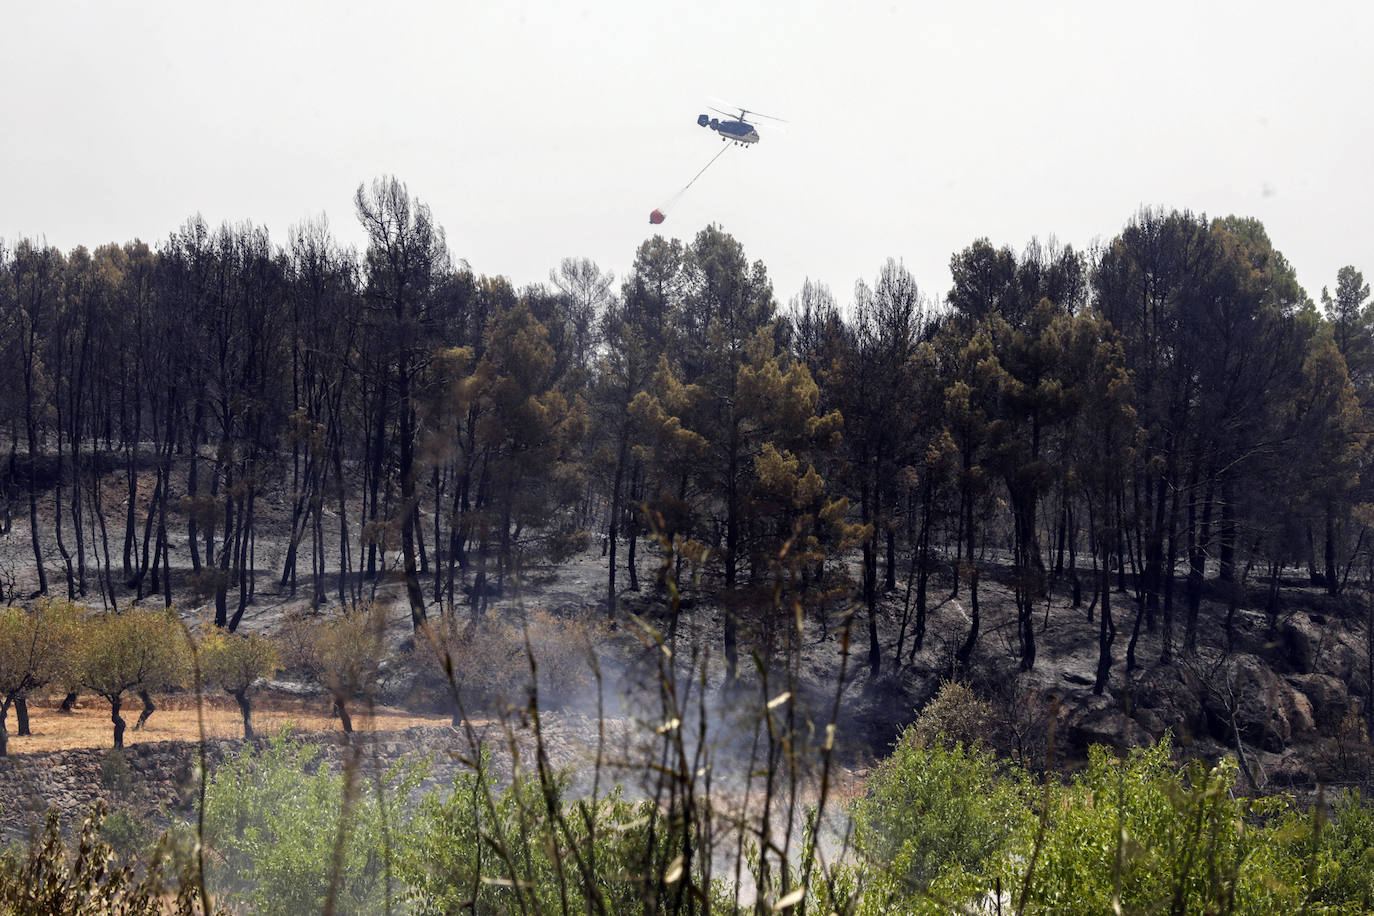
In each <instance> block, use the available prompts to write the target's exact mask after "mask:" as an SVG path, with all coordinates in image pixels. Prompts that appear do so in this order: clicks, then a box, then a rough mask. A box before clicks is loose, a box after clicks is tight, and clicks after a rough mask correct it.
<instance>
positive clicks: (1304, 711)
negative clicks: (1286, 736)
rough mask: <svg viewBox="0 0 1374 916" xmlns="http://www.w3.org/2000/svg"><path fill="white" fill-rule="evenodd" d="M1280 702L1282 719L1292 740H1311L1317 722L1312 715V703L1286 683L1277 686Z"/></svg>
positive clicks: (1282, 682)
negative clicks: (1286, 721)
mask: <svg viewBox="0 0 1374 916" xmlns="http://www.w3.org/2000/svg"><path fill="white" fill-rule="evenodd" d="M1278 689H1279V695H1280V698H1281V701H1282V707H1283V717H1284V718H1285V719H1287V720H1288V730H1289V733H1290V735H1291V737H1292V739H1293V740H1300V739H1306V738H1311V737H1312V736H1313V735H1314V734H1315V733H1316V731H1317V720H1316V717H1315V716H1314V715H1313V713H1312V701H1311V700H1309V699H1308V698H1307V696H1306V695H1305V694H1303V692H1302V691H1301V690H1299V689H1298V688H1296V687H1294V686H1293V685H1292V684H1289V683H1288V682H1287V681H1280V682H1279V685H1278Z"/></svg>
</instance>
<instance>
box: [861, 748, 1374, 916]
mask: <svg viewBox="0 0 1374 916" xmlns="http://www.w3.org/2000/svg"><path fill="white" fill-rule="evenodd" d="M1235 776H1236V765H1235V763H1234V761H1231V760H1230V759H1229V758H1227V759H1223V760H1222V761H1221V762H1220V763H1218V764H1216V765H1215V766H1211V767H1207V766H1203V765H1201V764H1197V763H1195V764H1192V765H1190V766H1189V767H1187V768H1186V769H1184V770H1183V771H1180V770H1179V769H1178V768H1177V767H1176V766H1175V765H1173V764H1172V763H1171V762H1170V760H1169V744H1168V742H1167V741H1162V742H1160V743H1159V744H1157V745H1155V746H1153V747H1148V748H1141V749H1138V750H1135V751H1132V752H1131V753H1129V754H1128V755H1126V756H1125V757H1117V756H1115V755H1113V754H1112V752H1111V751H1109V750H1107V749H1105V748H1100V747H1099V748H1093V749H1092V751H1091V754H1090V759H1089V764H1088V767H1087V768H1086V769H1085V770H1084V771H1083V772H1082V773H1080V774H1079V775H1077V776H1076V777H1075V778H1074V779H1073V780H1072V781H1071V782H1070V783H1069V784H1067V785H1061V784H1058V783H1055V782H1053V781H1051V782H1048V783H1045V784H1043V785H1042V786H1041V787H1040V788H1039V789H1038V790H1031V789H1029V787H1028V784H1027V782H1026V779H1025V777H1024V776H1023V775H1021V774H1017V773H1009V772H998V771H997V770H996V764H995V763H994V762H993V761H991V760H990V759H988V758H986V757H985V756H983V755H981V753H980V752H977V751H968V750H967V749H964V748H963V747H962V746H956V747H954V748H953V749H944V748H938V747H936V748H923V747H920V746H918V745H917V744H916V742H914V741H907V740H904V741H903V742H902V743H901V744H900V745H899V747H898V748H897V750H896V752H894V754H893V755H892V757H890V758H889V759H888V760H887V761H885V762H884V763H883V764H882V765H881V766H880V767H879V768H878V769H877V770H875V771H874V774H873V777H872V778H871V779H870V783H869V794H868V796H867V797H866V798H864V799H862V800H861V801H860V802H859V803H857V805H856V806H855V811H854V814H855V821H856V828H857V831H856V835H857V839H858V842H859V848H860V850H861V851H862V852H864V853H865V856H864V857H863V859H862V860H861V861H860V862H859V863H858V864H857V865H856V866H854V872H855V875H854V877H853V878H851V879H850V881H851V883H853V884H857V885H860V886H862V887H863V892H862V894H861V896H860V902H859V906H858V910H859V911H860V912H863V913H879V912H884V911H885V910H887V909H888V908H889V907H890V906H891V905H892V904H893V903H894V902H898V903H900V904H901V905H902V907H903V909H907V910H909V911H912V912H930V913H937V912H939V913H948V912H950V908H951V907H954V908H964V909H970V910H982V911H987V910H988V909H991V910H992V911H994V912H995V911H996V910H997V908H998V907H999V906H1000V908H1001V910H1002V911H1003V912H1009V913H1011V912H1015V913H1021V914H1026V916H1033V914H1043V916H1051V914H1054V916H1062V914H1072V913H1112V912H1118V913H1140V914H1145V913H1174V914H1191V913H1229V914H1237V916H1241V914H1254V916H1260V914H1272V913H1279V912H1288V911H1291V912H1294V913H1297V912H1306V913H1324V914H1346V913H1349V914H1355V913H1368V912H1370V903H1371V901H1372V900H1374V869H1371V866H1374V811H1371V809H1370V807H1369V806H1368V805H1367V804H1365V803H1364V802H1363V801H1362V800H1361V799H1360V798H1359V797H1358V796H1355V795H1346V796H1342V797H1341V798H1340V799H1339V800H1338V801H1337V804H1336V805H1335V806H1334V814H1333V816H1332V817H1331V819H1330V820H1327V819H1326V818H1325V817H1324V816H1322V815H1321V813H1320V812H1314V813H1303V812H1300V811H1299V810H1298V809H1297V808H1296V806H1295V805H1294V804H1293V803H1292V801H1291V799H1289V798H1288V797H1286V796H1271V797H1268V798H1260V799H1247V798H1240V797H1237V796H1236V795H1235V794H1234V783H1235ZM904 798H905V799H907V801H906V802H904V801H903V799H904Z"/></svg>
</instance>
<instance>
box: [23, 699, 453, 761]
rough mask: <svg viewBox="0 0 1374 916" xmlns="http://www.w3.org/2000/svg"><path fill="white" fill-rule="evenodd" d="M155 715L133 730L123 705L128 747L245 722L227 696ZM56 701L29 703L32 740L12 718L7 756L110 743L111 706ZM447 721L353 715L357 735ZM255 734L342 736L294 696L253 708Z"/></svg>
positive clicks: (218, 732)
mask: <svg viewBox="0 0 1374 916" xmlns="http://www.w3.org/2000/svg"><path fill="white" fill-rule="evenodd" d="M154 702H155V703H156V704H157V711H156V712H154V713H153V715H152V717H151V718H149V719H148V721H147V722H146V723H145V724H144V726H143V727H142V728H141V729H139V730H137V731H135V730H134V728H133V724H134V722H135V721H136V720H137V717H138V713H139V710H140V709H141V708H142V704H141V703H139V702H138V700H137V698H134V699H133V701H132V702H131V703H126V704H125V705H124V708H123V710H122V711H121V714H122V715H123V716H124V719H125V721H126V722H128V723H129V728H128V729H127V730H126V731H125V732H124V744H125V745H126V746H131V745H137V744H144V743H151V742H156V741H187V742H195V741H198V740H200V737H201V735H202V732H201V729H202V727H203V728H204V736H205V737H206V738H211V739H214V738H242V737H243V718H242V717H241V716H240V715H239V709H238V706H237V705H235V703H234V701H233V700H232V699H231V698H230V697H218V696H207V697H206V698H205V701H204V703H203V704H202V705H201V710H200V713H199V714H197V709H196V703H195V702H194V700H193V699H192V698H190V697H184V696H177V697H154ZM60 703H61V698H60V697H52V698H43V699H40V700H38V701H36V702H31V703H30V704H29V724H30V727H31V729H32V731H33V734H32V735H30V736H24V737H20V736H18V735H16V734H15V730H16V727H17V726H16V723H15V719H14V715H13V713H12V712H11V715H10V717H9V720H8V725H9V729H10V742H9V752H10V754H11V755H15V756H19V755H23V754H33V753H41V752H45V751H62V750H73V749H75V748H104V747H110V746H111V745H112V744H113V740H114V735H113V725H112V724H111V722H110V707H109V704H108V703H106V702H105V701H104V700H101V699H99V698H97V697H90V696H83V697H82V699H81V702H79V703H78V704H77V706H76V708H75V709H74V710H73V711H72V712H71V713H65V714H64V713H61V712H58V709H57V707H58V706H59V705H60ZM448 724H449V719H448V717H447V716H427V715H414V714H410V713H407V712H405V711H403V710H399V709H394V708H391V707H386V706H378V707H374V708H372V709H366V708H364V709H359V710H357V711H356V712H355V713H354V714H353V728H354V730H355V731H360V732H362V731H388V730H399V729H406V728H413V727H416V726H427V725H429V726H432V725H448ZM253 729H254V731H255V732H257V733H260V734H265V735H270V734H276V733H279V732H282V731H286V730H289V731H291V732H298V733H309V732H330V731H340V730H341V727H340V725H339V720H338V719H336V718H334V717H333V716H331V715H330V714H329V704H328V702H327V701H325V700H322V699H311V700H303V699H297V698H292V697H263V698H261V699H259V700H258V701H257V702H256V703H254V706H253Z"/></svg>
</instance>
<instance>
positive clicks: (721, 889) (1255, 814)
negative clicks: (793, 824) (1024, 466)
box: [0, 733, 1374, 916]
mask: <svg viewBox="0 0 1374 916" xmlns="http://www.w3.org/2000/svg"><path fill="white" fill-rule="evenodd" d="M352 762H353V764H354V765H353V766H350V767H346V768H345V770H344V772H343V773H338V772H335V771H333V770H332V769H330V768H328V767H324V766H321V765H320V760H319V752H318V750H317V749H315V748H311V747H308V746H301V745H297V744H295V743H293V742H291V741H290V740H288V739H285V738H279V739H277V740H275V741H274V742H273V743H272V744H271V745H270V746H269V747H267V748H266V749H264V750H262V751H261V752H258V753H253V752H250V751H245V752H244V753H242V754H240V755H239V756H237V757H235V758H232V759H230V760H228V761H226V763H225V764H224V765H223V766H222V767H221V768H220V769H219V771H218V772H217V773H216V774H215V775H214V777H213V778H212V779H211V781H210V784H209V786H208V789H207V802H206V808H205V827H206V830H205V851H206V852H205V861H206V867H207V869H208V881H207V884H208V886H209V888H210V890H211V891H212V892H213V902H214V903H215V905H217V906H222V907H226V908H227V909H228V911H229V912H235V913H254V914H278V913H281V914H298V913H299V914H309V913H321V912H325V911H326V910H327V909H329V906H330V904H331V903H332V910H330V911H331V912H334V913H371V912H379V913H380V912H392V913H397V914H403V913H411V914H438V913H453V912H472V913H517V912H521V913H531V914H533V913H539V914H542V913H562V912H567V913H601V914H617V913H635V914H658V913H662V914H669V913H678V912H697V913H702V914H706V913H708V912H711V913H736V912H740V911H742V910H753V909H755V906H754V901H753V899H752V897H750V896H749V895H748V894H744V895H737V894H736V893H735V891H734V888H733V885H731V884H729V883H727V882H730V881H732V880H733V878H734V870H733V868H729V867H726V868H719V869H717V870H716V871H715V878H714V879H713V878H712V877H711V873H710V871H708V868H709V863H712V862H713V861H714V862H716V863H718V864H720V863H721V858H717V857H722V856H723V857H729V856H730V855H731V853H730V851H729V847H721V846H719V845H713V843H718V842H719V840H718V836H719V834H715V836H716V837H717V838H716V839H713V833H712V830H713V829H714V828H712V827H711V826H710V825H711V824H713V823H716V822H714V821H713V819H712V817H711V814H710V811H709V807H708V808H704V809H699V810H696V811H695V813H694V814H692V815H691V816H690V817H684V816H683V814H682V813H681V812H682V809H679V808H676V807H675V803H671V802H670V801H669V800H668V799H667V798H663V799H660V800H659V802H658V803H657V804H655V803H653V802H650V801H632V800H628V799H626V798H624V797H623V796H622V795H621V793H620V792H619V791H614V792H612V793H611V794H610V795H608V796H605V797H602V798H600V799H590V798H574V797H572V793H571V791H570V789H569V785H568V783H567V781H566V778H565V777H564V776H562V775H554V774H551V773H549V772H547V771H545V770H542V769H539V768H536V771H535V772H533V773H527V774H526V775H524V776H521V777H519V778H517V779H515V780H514V781H513V782H509V781H508V782H504V783H502V784H499V785H498V784H497V783H496V781H494V780H493V779H492V778H491V777H490V776H489V774H488V771H487V768H486V761H485V760H484V759H479V760H478V761H477V766H476V768H475V769H473V770H469V771H466V772H462V773H460V774H459V775H458V776H456V777H455V779H454V781H453V782H452V783H451V784H449V785H448V786H446V787H444V788H442V789H434V790H429V791H427V792H425V793H423V794H422V793H420V792H419V791H418V779H419V772H418V770H416V771H413V772H409V773H407V774H399V773H395V772H393V773H388V774H384V775H381V774H372V772H371V770H370V767H371V764H370V762H369V761H368V760H366V758H363V757H360V758H354V759H353V761H352ZM1235 774H1236V767H1235V764H1234V763H1233V762H1232V761H1230V760H1229V759H1223V760H1222V761H1221V762H1219V763H1217V764H1216V765H1213V766H1204V765H1201V764H1193V765H1190V766H1189V767H1187V768H1184V769H1182V770H1181V769H1180V768H1178V767H1177V766H1176V765H1174V764H1173V763H1171V762H1170V759H1169V745H1168V743H1167V742H1161V743H1160V744H1158V745H1156V746H1154V747H1149V748H1143V749H1140V750H1136V751H1133V752H1131V753H1130V754H1127V755H1126V756H1124V757H1117V756H1115V755H1113V754H1112V753H1111V752H1109V751H1107V750H1104V749H1101V748H1097V749H1094V750H1093V751H1092V753H1091V755H1090V760H1089V764H1088V766H1087V767H1086V768H1085V769H1084V770H1083V771H1082V772H1081V773H1079V774H1078V775H1077V776H1075V777H1074V778H1073V779H1072V780H1071V781H1069V782H1067V783H1061V782H1059V781H1057V780H1056V779H1054V778H1053V777H1051V778H1050V779H1049V780H1047V781H1045V782H1041V783H1039V784H1037V783H1035V782H1034V781H1033V780H1032V778H1031V777H1030V776H1028V775H1027V774H1025V773H1024V772H1023V771H1020V770H1018V769H1016V768H1014V767H1010V766H1008V765H1006V764H1004V763H999V762H998V761H997V760H995V759H994V758H993V757H992V756H991V755H989V754H987V753H986V752H984V751H982V750H981V749H978V748H969V747H966V746H964V745H962V744H954V745H952V746H940V745H939V744H936V745H930V746H927V745H924V744H922V743H921V742H920V741H918V740H916V738H915V737H914V736H913V734H911V733H908V735H907V736H905V737H904V739H903V741H902V742H900V743H899V745H898V747H897V748H896V750H895V751H894V753H893V755H892V756H891V757H890V758H889V759H888V760H887V761H885V762H884V763H883V764H881V765H880V766H879V767H877V768H876V769H875V770H874V772H873V774H872V776H871V777H870V779H869V786H868V789H869V792H868V795H867V796H866V797H865V798H863V799H861V800H860V801H858V802H857V803H856V804H855V805H854V807H853V809H852V813H853V815H854V825H855V832H854V838H855V846H856V854H854V855H848V856H843V857H842V858H840V860H839V861H838V862H836V863H831V864H829V865H826V864H823V863H822V862H821V859H822V858H823V857H824V856H823V854H822V852H820V850H823V849H826V847H827V843H826V842H820V843H813V842H812V840H814V838H815V835H814V834H812V833H808V834H807V836H804V837H802V838H801V842H799V843H798V844H797V845H795V846H794V847H792V848H793V853H792V854H791V856H789V857H787V859H786V862H787V864H786V866H785V867H782V868H781V872H779V870H778V866H776V865H775V866H774V867H773V870H772V871H771V872H770V871H769V867H768V866H767V865H762V864H761V861H762V860H761V858H760V856H759V850H758V848H757V847H755V848H752V849H750V848H749V846H750V844H752V843H753V841H752V840H749V841H748V842H747V843H746V855H745V861H746V865H745V868H744V869H743V874H744V876H745V878H746V883H749V884H752V886H757V887H766V888H768V889H769V890H768V893H767V894H766V895H765V899H764V900H763V901H761V906H762V907H763V909H764V910H765V911H767V910H769V909H772V910H774V911H785V910H789V909H793V908H801V907H804V908H805V911H806V912H807V913H838V914H861V916H869V914H872V916H890V914H894V913H902V914H906V913H911V914H927V913H929V914H935V913H940V914H948V913H951V912H961V913H975V912H976V913H996V912H1001V913H1007V914H1012V913H1016V914H1023V916H1050V914H1054V916H1064V914H1078V913H1084V914H1089V913H1122V914H1165V913H1167V914H1194V913H1215V914H1236V916H1259V914H1272V913H1285V912H1291V913H1293V914H1299V913H1309V914H1326V916H1334V914H1356V913H1368V912H1371V911H1372V910H1374V908H1372V907H1371V903H1372V902H1374V808H1371V806H1370V805H1369V804H1367V803H1366V802H1365V801H1364V799H1362V798H1361V797H1360V796H1359V795H1357V794H1354V793H1350V794H1345V795H1342V796H1340V797H1339V798H1338V799H1337V800H1336V802H1335V804H1334V805H1332V806H1330V808H1329V809H1327V808H1326V806H1318V808H1317V809H1316V810H1315V811H1313V812H1302V811H1300V810H1298V808H1297V806H1296V805H1295V804H1294V803H1293V802H1292V801H1291V800H1290V799H1288V798H1286V797H1284V796H1273V797H1269V798H1262V799H1246V798H1241V797H1237V796H1236V795H1235V794H1234V780H1235ZM379 789H380V791H378V790H379ZM1324 810H1329V814H1327V815H1323V814H1322V813H1321V812H1322V811H1324ZM101 813H102V812H101V811H100V810H99V809H98V810H97V812H96V814H95V815H93V817H92V820H91V821H90V822H88V824H87V826H86V828H85V830H84V831H83V834H82V841H81V846H80V848H79V850H78V851H77V853H76V854H75V855H74V856H73V855H71V854H70V853H68V852H67V851H66V850H65V849H64V847H63V846H62V843H61V839H60V835H59V834H58V832H57V829H56V819H55V817H53V818H50V822H49V830H48V833H47V834H46V836H45V837H44V838H40V839H38V840H35V841H34V842H33V844H31V846H30V849H29V851H28V852H27V853H24V852H21V851H17V850H11V851H8V852H5V853H3V854H0V912H3V913H10V912H15V913H49V912H64V913H74V914H75V913H79V914H91V916H103V914H107V913H149V914H151V913H155V912H160V911H161V910H160V909H159V908H166V910H167V911H168V912H171V911H175V912H182V913H192V912H198V911H199V907H200V899H201V898H200V889H199V884H198V881H197V879H196V871H195V869H194V868H193V867H191V866H192V865H194V860H193V859H192V858H191V857H190V856H189V855H185V854H183V855H181V856H179V857H173V856H171V855H170V853H169V851H170V850H174V849H178V848H180V849H182V850H187V849H192V848H193V847H192V846H191V845H190V844H184V845H182V846H177V845H176V844H171V843H169V842H168V841H167V840H166V839H165V838H164V840H163V841H161V842H160V845H159V847H158V849H157V850H156V851H155V852H154V853H153V854H152V855H151V856H149V857H147V858H146V859H143V860H141V861H145V862H151V863H152V865H151V866H146V867H145V866H141V865H139V864H138V862H139V861H140V860H139V859H137V858H136V857H135V858H131V859H127V860H123V861H125V862H127V863H130V864H123V865H119V864H118V863H119V862H120V861H121V860H120V858H119V857H117V856H116V855H115V852H114V850H113V849H112V848H111V847H110V845H109V844H108V843H105V842H103V841H102V840H101V839H100V830H101V827H100V815H101ZM808 823H814V822H808ZM688 824H690V825H691V826H690V828H689V827H688V826H687V825H688ZM807 829H808V830H810V828H809V827H808V828H807ZM341 837H342V839H343V842H340V838H341ZM830 852H831V853H832V854H833V853H834V849H833V846H832V847H830ZM813 855H814V856H815V857H814V858H812V857H811V856H813ZM174 861H175V862H180V863H182V864H181V865H180V866H177V867H173V864H172V863H173V862H174ZM774 861H775V862H782V861H783V859H781V858H775V860H774ZM173 873H176V874H177V879H176V880H175V881H168V882H167V884H166V886H164V884H163V879H164V878H168V877H170V876H171V875H172V874H173Z"/></svg>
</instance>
